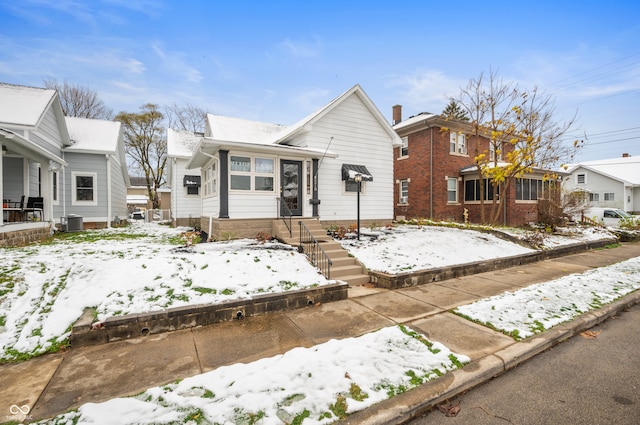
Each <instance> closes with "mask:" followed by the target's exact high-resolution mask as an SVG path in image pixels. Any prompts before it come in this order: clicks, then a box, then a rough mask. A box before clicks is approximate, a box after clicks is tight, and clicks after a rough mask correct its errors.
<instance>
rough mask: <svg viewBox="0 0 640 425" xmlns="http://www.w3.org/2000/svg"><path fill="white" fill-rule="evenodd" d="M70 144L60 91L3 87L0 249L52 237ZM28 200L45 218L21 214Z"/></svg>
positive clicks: (0, 104) (0, 98)
mask: <svg viewBox="0 0 640 425" xmlns="http://www.w3.org/2000/svg"><path fill="white" fill-rule="evenodd" d="M69 144H70V141H69V134H68V132H67V127H66V125H65V120H64V114H63V112H62V106H61V105H60V100H59V98H58V94H57V92H56V91H55V90H49V89H41V88H36V87H26V86H17V85H13V84H5V83H0V150H1V152H2V154H1V157H0V198H1V199H2V207H3V211H2V216H1V217H0V233H1V234H2V235H1V236H2V238H0V239H1V242H0V245H6V244H9V245H11V244H16V243H25V242H31V241H34V240H38V239H41V238H43V237H45V236H48V235H49V231H50V226H51V223H52V222H53V205H54V203H55V202H56V201H57V199H56V198H55V196H56V194H57V192H56V190H55V189H56V188H57V187H58V185H59V183H58V176H59V173H60V171H61V170H62V168H63V167H64V166H65V165H67V163H66V161H65V160H64V159H63V153H62V149H63V148H64V147H65V146H68V145H69ZM29 198H32V199H38V205H37V207H38V209H39V210H41V213H40V214H38V213H36V212H35V211H33V212H25V213H23V212H22V211H23V208H25V207H26V206H27V203H28V200H29ZM21 203H22V208H21V206H20V204H21ZM18 210H19V211H18ZM35 220H37V221H35ZM21 232H22V233H21ZM18 238H21V239H18Z"/></svg>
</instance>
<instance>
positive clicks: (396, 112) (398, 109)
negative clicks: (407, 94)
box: [391, 105, 402, 125]
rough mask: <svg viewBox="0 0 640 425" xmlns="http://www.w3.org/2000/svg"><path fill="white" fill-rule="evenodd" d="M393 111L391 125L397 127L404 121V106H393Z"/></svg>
mask: <svg viewBox="0 0 640 425" xmlns="http://www.w3.org/2000/svg"><path fill="white" fill-rule="evenodd" d="M392 110H393V114H392V119H391V125H396V124H398V123H399V122H400V121H402V105H393V107H392Z"/></svg>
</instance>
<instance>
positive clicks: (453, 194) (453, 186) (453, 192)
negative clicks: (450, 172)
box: [447, 177, 458, 203]
mask: <svg viewBox="0 0 640 425" xmlns="http://www.w3.org/2000/svg"><path fill="white" fill-rule="evenodd" d="M447 202H449V203H455V202H458V179H457V177H448V178H447Z"/></svg>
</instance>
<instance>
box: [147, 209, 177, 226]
mask: <svg viewBox="0 0 640 425" xmlns="http://www.w3.org/2000/svg"><path fill="white" fill-rule="evenodd" d="M170 220H171V210H160V209H158V210H152V209H148V210H146V211H145V215H144V221H145V222H147V223H151V222H157V221H170Z"/></svg>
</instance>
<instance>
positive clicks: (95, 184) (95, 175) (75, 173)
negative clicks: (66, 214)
mask: <svg viewBox="0 0 640 425" xmlns="http://www.w3.org/2000/svg"><path fill="white" fill-rule="evenodd" d="M78 176H87V177H93V201H81V200H78V199H77V191H76V189H77V188H76V177H78ZM71 205H77V206H95V205H98V173H87V172H81V171H73V172H72V173H71Z"/></svg>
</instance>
